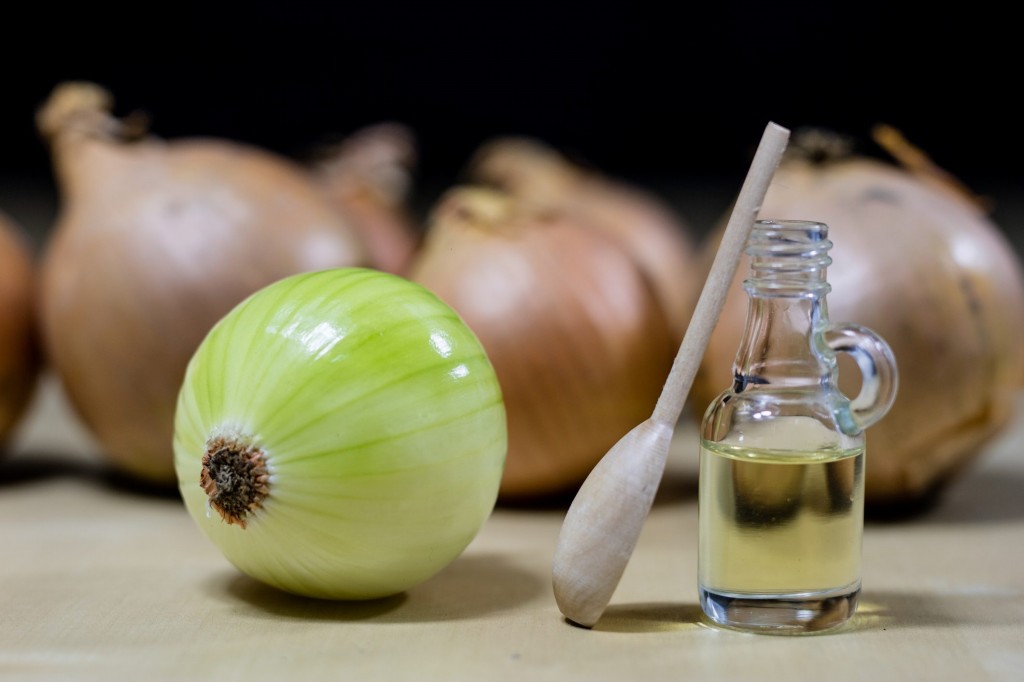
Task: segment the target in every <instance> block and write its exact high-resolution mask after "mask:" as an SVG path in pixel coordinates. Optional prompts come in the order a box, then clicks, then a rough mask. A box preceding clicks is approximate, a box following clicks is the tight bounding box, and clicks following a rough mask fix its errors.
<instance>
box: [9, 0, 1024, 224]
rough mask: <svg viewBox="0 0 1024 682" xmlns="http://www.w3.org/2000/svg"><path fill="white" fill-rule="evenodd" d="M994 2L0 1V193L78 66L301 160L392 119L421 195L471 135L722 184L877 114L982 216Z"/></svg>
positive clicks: (991, 151) (998, 73) (998, 118)
mask: <svg viewBox="0 0 1024 682" xmlns="http://www.w3.org/2000/svg"><path fill="white" fill-rule="evenodd" d="M994 7H995V6H994V5H993V7H988V6H987V5H986V4H977V3H973V4H960V5H959V6H954V7H950V8H949V10H948V11H947V10H940V9H936V8H935V6H931V5H924V4H922V5H920V6H919V9H911V8H910V7H903V6H902V5H900V4H898V3H897V4H894V3H876V2H857V3H829V2H824V1H818V2H797V3H789V4H785V5H779V4H775V3H753V2H739V1H738V0H722V1H719V2H712V3H702V4H700V5H688V4H686V3H681V2H677V3H675V5H668V4H661V5H658V4H655V3H644V2H621V3H617V4H602V3H597V2H593V3H558V2H553V1H552V2H525V1H524V2H513V3H496V2H492V3H486V2H476V3H466V4H453V3H442V2H434V3H427V2H423V3H412V2H407V3H393V2H364V3H354V2H334V3H326V2H323V3H321V2H312V1H310V0H293V1H291V2H277V3H267V2H251V3H247V4H241V3H237V4H236V3H190V2H183V3H173V4H142V5H138V6H135V7H128V6H125V7H120V8H106V7H102V6H95V5H87V4H86V3H80V4H78V5H75V6H72V7H60V6H53V5H49V4H46V5H43V4H41V3H40V4H39V5H38V6H31V5H21V9H19V10H16V11H15V10H5V11H6V12H7V13H8V14H9V17H8V19H9V20H8V21H7V22H5V23H6V26H7V28H8V30H7V31H6V32H5V33H6V34H7V35H6V38H5V39H4V42H3V45H2V46H0V51H2V54H0V56H2V57H3V64H4V69H5V71H6V73H7V75H6V77H5V79H4V80H5V81H6V92H5V96H4V98H3V107H2V112H3V113H2V116H3V117H4V119H3V124H4V125H3V131H4V132H3V141H2V144H0V179H3V180H5V181H6V184H5V185H3V186H4V187H6V189H4V190H3V193H2V194H0V201H5V200H7V201H9V202H12V203H15V204H19V201H20V195H19V194H18V193H19V192H21V191H22V190H25V188H30V189H38V190H40V191H41V192H42V193H43V196H48V195H47V194H46V193H47V192H52V187H51V185H50V183H51V178H50V169H49V158H48V155H47V152H46V149H45V147H44V145H43V144H42V142H41V141H40V140H39V138H38V136H37V134H36V132H35V129H34V125H33V120H32V119H33V113H34V110H35V108H36V107H37V106H38V104H39V103H40V102H41V101H42V100H43V99H44V98H45V97H46V95H47V94H48V92H49V91H50V89H51V88H52V87H53V86H54V85H55V84H56V83H58V82H60V81H62V80H67V79H87V80H92V81H96V82H99V83H101V84H103V85H105V86H106V87H108V88H109V89H110V90H111V91H112V92H113V93H114V95H115V98H116V101H117V111H118V113H127V112H129V111H132V110H136V109H141V110H144V111H146V112H148V113H149V114H150V115H151V117H152V129H153V131H154V132H155V133H157V134H159V135H162V136H164V137H177V136H184V135H217V136H224V137H229V138H233V139H238V140H243V141H248V142H252V143H255V144H259V145H262V146H265V147H268V148H271V149H273V150H276V151H279V152H281V153H284V154H287V155H290V156H293V157H299V158H301V157H304V156H307V155H309V154H311V153H312V152H313V151H314V150H315V148H316V147H317V146H318V145H319V144H322V143H324V142H325V141H329V140H331V139H334V138H336V137H338V136H340V135H342V134H344V133H346V132H351V131H352V130H354V129H356V128H358V127H360V126H362V125H365V124H369V123H373V122H377V121H381V120H399V121H402V122H404V123H406V124H408V125H410V126H411V127H412V129H413V130H414V131H415V133H416V135H417V139H418V144H419V154H420V165H419V171H418V178H419V183H420V187H421V191H425V192H429V191H434V189H436V188H439V187H443V186H445V185H447V184H450V183H452V182H454V181H455V180H456V178H457V174H458V173H459V171H460V169H461V167H462V164H463V163H464V162H465V161H466V160H467V158H468V156H469V155H470V154H471V153H472V151H473V149H474V148H475V147H476V146H477V145H478V144H480V143H481V142H483V141H484V140H485V139H487V138H489V137H491V136H494V135H499V134H508V133H515V134H528V135H533V136H537V137H540V138H542V139H544V140H546V141H548V142H550V143H552V144H554V145H556V146H558V147H559V148H561V149H564V150H565V151H567V152H569V153H571V154H573V155H575V156H577V157H578V158H581V159H583V160H586V161H588V162H590V163H592V164H593V165H595V166H597V167H599V168H601V169H603V170H605V171H607V172H610V173H612V174H616V175H619V176H623V177H626V178H630V179H635V180H639V181H641V182H647V183H650V184H651V185H652V186H655V187H657V188H659V189H662V188H664V189H666V190H667V191H670V190H671V189H672V187H673V185H674V184H685V183H691V182H698V183H703V182H712V183H719V184H718V186H721V187H723V188H725V189H726V191H727V192H729V193H733V192H735V191H736V190H738V187H739V183H740V182H741V180H742V175H743V173H745V171H746V168H747V165H748V162H749V158H750V154H751V153H752V151H753V148H754V146H755V145H756V143H757V141H758V140H759V138H760V135H761V132H762V131H763V129H764V126H765V124H766V123H767V121H769V120H774V121H776V122H778V123H780V124H782V125H785V126H787V127H790V128H793V129H796V128H798V127H802V126H821V127H826V128H830V129H833V130H836V131H838V132H841V133H844V134H847V135H850V136H852V137H854V138H855V139H858V140H860V141H862V144H863V150H864V151H865V152H866V153H870V154H874V153H878V152H876V150H875V149H874V148H873V146H872V144H871V142H870V138H869V132H870V129H871V127H872V126H873V125H874V124H875V123H879V122H884V123H888V124H891V125H893V126H895V127H897V128H898V129H900V130H901V131H902V132H903V133H904V134H905V135H906V136H907V137H908V139H909V140H910V141H911V142H913V143H914V144H916V145H917V146H919V147H921V148H922V149H924V150H925V151H926V152H928V153H929V154H930V155H931V156H932V157H933V158H934V159H935V161H936V162H938V163H939V164H940V165H941V166H943V167H944V168H946V169H947V170H949V171H950V172H952V173H954V174H955V175H957V176H958V177H959V178H960V179H961V180H963V181H964V182H966V183H967V184H968V185H969V186H971V187H972V188H973V189H975V190H976V191H978V192H979V193H982V194H988V195H990V196H992V197H993V198H994V199H995V202H996V207H997V211H998V210H999V209H1000V208H1005V207H1006V206H1007V205H1019V202H1020V199H1019V198H1018V197H1019V194H1018V191H1017V188H1018V187H1019V186H1021V181H1020V178H1021V177H1024V172H1022V171H1021V167H1022V163H1021V157H1022V154H1024V136H1022V135H1021V134H1020V132H1019V126H1020V124H1019V123H1018V121H1019V118H1020V116H1019V113H1018V111H1019V109H1020V105H1019V104H1018V103H1017V101H1016V100H1018V99H1019V93H1018V91H1019V89H1020V83H1021V80H1022V79H1021V67H1022V66H1024V60H1022V59H1021V57H1020V49H1019V48H1020V43H1021V38H1020V36H1019V35H1017V30H1016V28H1015V26H1016V24H1015V22H1014V21H1011V20H1010V18H1009V17H1007V16H1006V15H1004V14H1003V13H1002V10H996V9H995V8H994ZM727 198H728V197H727ZM19 205H20V204H19ZM2 208H3V206H2V205H0V209H2ZM682 208H683V209H684V210H685V209H686V207H685V206H684V207H682ZM716 208H717V207H716ZM997 215H1008V214H999V213H997ZM1006 219H1009V218H1006ZM1006 219H1004V222H1005V220H1006ZM1014 219H1015V218H1014ZM1004 226H1005V227H1006V228H1007V229H1008V230H1013V229H1016V228H1015V226H1013V225H1004Z"/></svg>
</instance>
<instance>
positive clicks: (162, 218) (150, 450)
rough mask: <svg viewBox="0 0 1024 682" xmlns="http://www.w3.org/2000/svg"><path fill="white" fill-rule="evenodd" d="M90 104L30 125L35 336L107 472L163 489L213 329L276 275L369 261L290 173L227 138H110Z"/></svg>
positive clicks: (49, 108) (67, 101) (318, 195)
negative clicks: (54, 184)
mask: <svg viewBox="0 0 1024 682" xmlns="http://www.w3.org/2000/svg"><path fill="white" fill-rule="evenodd" d="M102 94H103V93H102V91H98V90H97V89H96V87H95V86H90V85H89V84H65V85H64V86H63V87H58V88H57V89H56V90H55V91H54V93H53V95H52V96H51V98H50V100H48V102H47V104H46V105H45V106H44V107H43V108H42V110H41V114H40V117H39V120H40V126H41V128H42V130H43V131H44V132H45V133H46V134H48V135H49V142H50V145H51V149H52V152H53V157H54V170H55V173H56V175H57V178H58V181H59V182H58V186H59V190H60V210H59V213H58V216H57V222H56V224H55V226H54V230H53V232H52V233H51V235H50V237H49V239H48V240H47V242H46V244H45V245H44V249H43V252H42V259H41V263H40V298H39V317H40V330H41V331H40V333H41V337H42V341H43V345H44V349H45V352H46V357H47V360H48V361H49V363H50V365H51V366H52V367H53V368H54V369H55V371H56V373H57V375H58V376H59V378H60V380H61V384H62V386H63V389H64V392H65V393H66V395H67V397H68V399H69V402H70V404H71V405H72V406H73V408H74V409H75V412H76V413H77V414H78V416H79V417H80V418H81V420H82V422H83V423H84V425H85V426H86V428H87V429H88V430H89V432H90V433H91V434H92V435H93V436H94V437H95V439H96V440H97V441H98V444H99V446H100V450H101V452H102V454H103V455H104V456H105V457H106V458H107V459H108V460H109V462H110V463H111V464H112V465H113V467H114V468H116V469H117V470H119V471H120V472H121V473H123V474H127V475H128V476H130V477H133V478H136V479H139V480H142V481H146V482H152V483H156V484H159V485H166V486H173V484H174V481H175V476H174V465H173V452H172V446H171V440H172V434H173V426H174V408H175V401H176V398H177V394H178V389H179V388H180V386H181V381H182V378H183V376H184V373H185V367H186V365H187V363H188V361H189V358H190V357H191V355H192V354H193V353H194V352H195V349H196V347H197V346H198V345H199V343H200V341H202V339H203V337H204V335H205V334H206V333H207V332H208V331H209V330H210V328H211V327H212V326H213V325H214V323H215V322H217V320H218V319H220V318H221V317H222V316H223V315H224V314H226V313H227V312H228V311H229V310H231V308H232V307H233V306H234V305H236V304H237V303H238V302H240V301H241V300H242V299H244V298H245V297H246V296H248V295H249V294H251V293H253V292H254V291H256V290H257V289H259V288H260V287H262V286H265V285H267V284H270V283H271V282H274V281H276V280H278V279H280V278H282V277H286V276H288V275H292V274H295V273H298V272H308V271H314V270H321V269H325V268H330V267H343V266H360V265H368V259H367V254H366V251H365V249H364V245H363V243H362V241H361V240H360V239H359V237H358V235H357V234H356V233H355V232H354V230H353V229H352V228H351V227H350V226H349V225H348V223H347V222H346V221H345V220H344V219H343V218H342V217H341V216H339V215H338V213H337V212H336V211H335V210H334V208H333V207H332V205H331V204H330V203H329V202H328V201H327V200H326V199H325V197H324V196H323V194H322V192H321V191H320V190H319V188H318V186H317V185H316V183H315V182H314V181H313V179H312V177H311V174H310V173H309V172H308V171H307V170H306V169H305V168H302V167H301V166H300V165H299V164H298V163H297V162H293V161H291V160H289V159H287V158H284V157H281V156H279V155H277V154H275V153H273V152H270V151H267V150H264V149H261V148H259V147H256V146H253V145H248V144H243V143H239V142H235V141H232V140H224V139H216V138H179V139H174V140H163V139H160V138H157V137H152V136H147V137H143V138H141V139H130V140H129V139H122V138H121V137H120V136H119V135H116V134H115V133H114V132H110V130H114V131H115V132H116V130H117V129H118V125H119V124H118V121H117V120H116V119H114V118H113V117H111V116H110V115H109V113H108V112H107V111H105V110H103V109H102V108H99V107H101V105H104V104H105V103H104V102H103V101H102V97H101V96H102ZM93 100H97V101H93ZM108 129H110V130H108Z"/></svg>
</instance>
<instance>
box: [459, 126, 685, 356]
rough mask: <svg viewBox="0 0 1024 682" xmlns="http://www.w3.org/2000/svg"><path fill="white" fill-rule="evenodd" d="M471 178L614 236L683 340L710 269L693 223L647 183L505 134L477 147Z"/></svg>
mask: <svg viewBox="0 0 1024 682" xmlns="http://www.w3.org/2000/svg"><path fill="white" fill-rule="evenodd" d="M467 176H468V178H469V180H470V181H471V182H473V183H478V184H482V185H486V186H493V187H496V188H498V189H500V190H502V191H504V192H507V193H508V194H509V195H510V196H513V197H515V198H516V200H517V201H520V202H523V203H524V204H527V205H530V206H532V207H534V209H535V210H538V211H560V212H563V213H566V214H569V215H571V216H575V217H576V218H577V219H578V220H579V222H581V223H582V224H585V225H588V226H590V227H592V228H593V229H595V230H599V231H601V232H603V233H604V234H606V235H608V236H610V237H611V238H612V239H614V240H615V241H616V243H618V244H619V245H620V246H622V247H623V248H624V249H625V250H626V251H627V252H628V253H629V254H630V255H631V256H632V258H633V259H634V261H635V262H636V264H637V265H638V266H639V268H640V269H641V270H642V271H643V272H644V274H645V275H646V277H647V278H648V280H649V281H650V282H651V285H652V287H653V290H654V293H655V295H656V297H657V299H658V302H659V304H660V305H661V306H662V308H663V310H664V313H665V316H666V318H667V319H668V321H669V325H670V328H671V330H672V335H673V342H674V343H675V344H676V345H678V344H679V343H680V342H681V341H682V340H683V335H684V334H685V333H686V328H687V326H688V325H689V323H690V316H691V315H692V314H693V309H694V308H695V307H696V304H697V297H698V295H699V292H700V286H701V284H702V280H701V279H700V276H701V274H702V272H701V269H700V267H699V262H698V259H697V254H698V242H697V239H696V236H695V234H694V231H693V228H692V226H691V225H690V224H689V223H688V222H687V221H686V220H685V219H684V218H683V216H682V215H680V214H679V213H678V212H677V211H675V210H674V209H673V207H672V206H671V205H669V204H668V202H666V201H664V200H663V199H662V198H661V197H660V196H658V195H657V194H655V193H654V192H651V191H649V190H647V189H646V188H644V187H641V186H639V185H635V184H632V183H629V182H627V181H625V180H621V179H618V178H614V177H612V176H609V175H605V174H602V173H600V172H599V171H597V170H595V169H593V168H591V167H588V166H584V165H582V164H579V163H577V162H575V161H572V160H570V158H569V157H567V156H565V155H563V154H562V153H560V152H559V151H558V150H557V149H555V148H553V147H551V146H549V145H547V144H545V143H544V142H542V141H541V140H538V139H533V138H528V137H500V138H496V139H493V140H491V141H489V142H487V143H485V144H483V145H481V147H480V148H479V149H478V150H477V151H476V153H475V154H474V156H473V158H472V159H471V160H470V163H469V167H468V169H467Z"/></svg>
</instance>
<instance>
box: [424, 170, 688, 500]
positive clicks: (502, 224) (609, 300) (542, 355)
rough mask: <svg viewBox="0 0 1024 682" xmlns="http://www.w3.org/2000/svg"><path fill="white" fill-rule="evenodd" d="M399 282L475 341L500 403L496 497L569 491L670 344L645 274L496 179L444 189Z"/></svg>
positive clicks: (646, 410)
mask: <svg viewBox="0 0 1024 682" xmlns="http://www.w3.org/2000/svg"><path fill="white" fill-rule="evenodd" d="M410 278H411V279H412V280H413V281H416V282H419V283H420V284H423V285H424V286H426V287H427V288H428V289H430V290H431V291H433V292H434V293H436V294H437V295H438V296H440V297H441V299H442V300H444V301H446V302H447V303H448V304H449V305H451V306H452V307H453V308H454V309H455V310H456V311H458V312H459V314H460V315H461V316H462V318H463V319H464V320H465V321H466V323H467V324H468V325H469V326H470V327H471V328H472V329H473V331H474V332H475V333H476V335H477V336H478V337H479V338H480V341H481V343H483V345H484V348H486V349H487V352H488V356H489V357H490V359H491V362H492V363H493V365H494V368H495V371H496V372H497V375H498V379H499V381H500V382H501V385H502V392H503V395H504V397H505V408H506V411H507V412H508V427H509V451H508V459H507V462H506V465H505V475H504V479H503V481H502V484H501V491H500V496H501V499H502V501H504V502H513V501H516V502H521V501H529V500H531V499H537V498H540V497H545V496H558V495H561V494H564V493H566V492H570V491H572V490H573V489H574V488H575V487H577V486H578V485H579V484H580V483H582V481H583V480H584V479H585V478H586V476H587V474H589V473H590V470H591V469H592V468H593V467H594V465H595V464H597V462H598V461H599V460H600V459H601V457H602V456H603V455H604V454H605V453H606V452H607V451H608V449H609V448H610V447H611V446H612V445H614V444H615V442H616V441H618V440H619V438H621V437H622V436H623V435H624V434H625V433H626V432H627V431H629V430H630V429H631V428H633V427H634V426H635V425H636V424H638V423H640V422H642V421H643V420H644V419H646V418H648V417H649V416H650V414H651V411H652V410H653V409H654V404H655V402H656V401H657V398H658V395H659V393H660V391H661V388H662V386H663V385H664V382H665V377H666V376H668V372H669V369H670V367H671V363H672V358H673V356H674V352H675V347H674V344H673V342H672V337H671V332H670V330H669V327H668V322H667V320H666V318H665V314H664V310H663V309H662V308H661V306H660V305H659V304H658V301H657V297H656V295H655V293H654V291H653V289H652V287H651V284H650V281H649V280H648V279H647V278H646V277H645V276H644V274H643V272H642V270H641V269H640V267H639V266H638V265H637V264H636V262H635V261H634V260H633V259H632V257H631V256H630V255H629V254H628V253H627V252H626V251H625V250H624V249H623V248H622V247H621V246H620V245H619V244H617V243H616V242H615V240H613V239H612V238H610V237H609V236H608V235H605V234H603V233H602V232H600V231H598V230H594V229H593V228H591V227H590V226H587V225H584V224H581V223H580V219H579V217H578V216H575V215H572V214H569V213H565V212H559V211H540V212H537V211H535V210H534V209H533V208H531V207H530V206H528V205H524V204H523V203H522V202H521V201H519V200H517V199H516V198H514V197H512V196H510V195H508V194H506V193H504V192H500V191H498V190H495V189H491V188H482V187H471V186H461V187H455V188H453V189H450V190H449V191H448V192H447V193H446V194H445V195H444V196H443V197H441V199H440V200H439V202H438V203H437V204H436V205H435V206H434V207H433V210H432V212H431V217H430V221H429V225H428V228H427V232H426V237H425V241H424V246H423V249H422V250H421V251H420V253H419V255H418V257H417V259H416V260H415V261H414V262H413V265H412V268H411V270H410Z"/></svg>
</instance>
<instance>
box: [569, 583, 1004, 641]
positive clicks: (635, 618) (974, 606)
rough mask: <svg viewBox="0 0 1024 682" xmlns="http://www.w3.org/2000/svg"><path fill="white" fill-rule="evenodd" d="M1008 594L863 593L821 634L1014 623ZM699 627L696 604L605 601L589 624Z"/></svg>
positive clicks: (629, 629)
mask: <svg viewBox="0 0 1024 682" xmlns="http://www.w3.org/2000/svg"><path fill="white" fill-rule="evenodd" d="M1010 596H1013V595H1011V594H1010V593H1009V591H999V590H990V591H970V590H967V591H964V592H962V593H959V594H949V593H948V592H943V593H936V594H922V593H919V592H916V593H914V592H908V593H903V592H891V591H877V590H876V591H871V592H865V594H864V595H863V596H862V598H861V603H860V606H859V607H858V609H857V613H856V614H854V616H853V618H852V619H851V620H850V622H849V623H847V624H846V625H844V626H843V627H841V628H839V629H837V630H834V631H832V633H829V632H823V633H821V635H823V636H829V635H830V634H833V635H841V634H842V633H849V632H861V631H869V630H890V629H898V628H912V627H927V628H936V627H962V626H963V625H965V624H966V625H976V626H987V625H1014V624H1017V623H1018V622H1019V618H1018V614H1017V610H1018V609H1019V606H1018V604H1019V601H1016V602H1015V601H1014V600H1012V599H1008V597H1010ZM566 622H567V624H569V623H568V621H566ZM698 626H706V627H711V628H716V629H717V626H715V625H713V624H712V623H711V622H710V621H709V620H708V619H707V618H706V617H705V616H704V613H703V612H702V611H701V608H700V606H699V605H698V604H696V603H689V604H687V603H679V604H672V603H641V604H611V605H609V606H608V608H607V609H606V610H605V612H604V615H602V616H601V619H600V620H599V621H598V622H597V624H596V625H595V626H594V627H593V628H592V629H593V630H595V631H600V632H619V633H634V634H639V633H645V632H666V631H670V630H685V629H689V628H694V627H698ZM577 627H578V626H577ZM723 631H725V630H723ZM740 634H743V633H740Z"/></svg>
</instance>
